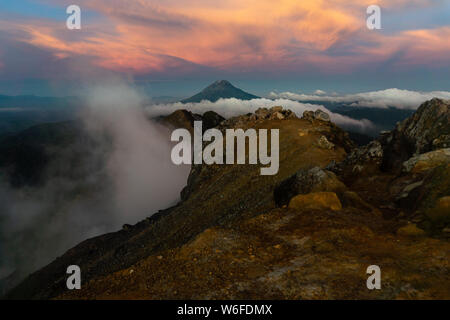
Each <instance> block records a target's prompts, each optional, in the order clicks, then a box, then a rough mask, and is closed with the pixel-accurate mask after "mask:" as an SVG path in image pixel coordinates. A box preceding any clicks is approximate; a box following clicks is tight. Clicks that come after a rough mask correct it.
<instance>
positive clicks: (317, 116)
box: [314, 109, 330, 121]
mask: <svg viewBox="0 0 450 320" xmlns="http://www.w3.org/2000/svg"><path fill="white" fill-rule="evenodd" d="M314 118H315V119H317V120H321V121H330V115H329V114H328V113H326V112H324V111H322V110H320V109H317V110H316V111H315V112H314Z"/></svg>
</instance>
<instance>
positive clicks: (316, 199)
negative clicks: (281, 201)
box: [289, 192, 342, 211]
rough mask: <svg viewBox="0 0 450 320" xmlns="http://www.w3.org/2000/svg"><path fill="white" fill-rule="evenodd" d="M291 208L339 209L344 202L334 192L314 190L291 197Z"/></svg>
mask: <svg viewBox="0 0 450 320" xmlns="http://www.w3.org/2000/svg"><path fill="white" fill-rule="evenodd" d="M289 208H292V209H319V210H320V209H329V210H332V211H338V210H341V209H342V204H341V202H340V201H339V198H338V197H337V195H336V193H334V192H313V193H308V194H300V195H298V196H295V197H294V198H292V199H291V201H290V203H289Z"/></svg>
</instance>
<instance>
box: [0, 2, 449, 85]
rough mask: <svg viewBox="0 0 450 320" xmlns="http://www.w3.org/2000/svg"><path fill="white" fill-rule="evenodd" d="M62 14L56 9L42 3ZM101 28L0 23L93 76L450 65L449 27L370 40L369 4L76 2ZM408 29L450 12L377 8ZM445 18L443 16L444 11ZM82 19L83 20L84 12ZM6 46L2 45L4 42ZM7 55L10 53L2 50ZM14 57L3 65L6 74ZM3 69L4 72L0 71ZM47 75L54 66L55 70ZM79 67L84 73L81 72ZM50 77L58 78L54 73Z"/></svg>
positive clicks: (416, 5) (12, 36)
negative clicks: (416, 15) (420, 14)
mask: <svg viewBox="0 0 450 320" xmlns="http://www.w3.org/2000/svg"><path fill="white" fill-rule="evenodd" d="M41 1H42V2H44V3H47V4H49V3H50V4H52V5H54V6H57V7H60V8H61V19H64V18H65V11H64V9H65V8H63V7H61V5H60V2H59V1H56V0H55V1H52V0H46V1H45V0H41ZM78 4H79V5H80V6H81V8H82V10H84V11H88V12H94V13H96V14H97V15H98V16H97V18H95V19H89V20H88V19H86V20H83V21H84V24H82V30H81V31H79V32H72V31H69V30H67V29H66V28H65V24H64V23H61V21H60V20H58V21H55V20H51V19H48V18H41V17H39V15H38V14H37V16H36V17H32V18H30V17H21V16H20V15H18V16H16V17H13V18H11V17H9V16H8V15H7V14H4V15H5V17H2V18H4V19H0V34H3V35H4V38H6V39H5V40H3V41H5V42H6V41H14V42H18V43H25V44H28V45H30V46H33V47H34V48H39V49H42V50H45V51H46V52H47V53H48V54H50V55H51V57H53V58H54V60H55V61H54V62H58V61H59V62H58V63H62V64H64V63H66V62H65V61H67V60H68V61H70V60H71V59H72V60H73V59H81V60H82V61H84V62H85V63H87V65H89V66H91V67H95V68H100V69H106V70H113V71H117V72H129V73H132V74H138V75H142V74H148V73H150V74H160V73H164V72H169V71H170V72H173V73H174V74H178V75H179V74H190V73H192V72H200V73H201V72H204V69H203V68H212V69H214V70H222V71H223V70H226V71H232V70H234V71H239V72H252V71H253V72H256V71H261V70H264V71H267V72H277V73H286V72H309V71H315V72H321V73H322V72H324V73H351V72H352V71H355V70H365V69H370V70H379V69H380V68H386V69H388V70H389V69H392V72H395V71H398V70H404V71H405V70H409V69H410V68H411V66H414V67H418V66H420V67H423V68H442V67H448V66H449V64H450V43H449V41H445V40H446V39H448V38H450V26H449V25H448V24H440V25H436V26H434V27H433V28H429V27H428V28H425V27H423V26H421V25H420V24H418V25H417V26H416V27H414V28H413V29H412V28H409V29H406V30H405V29H401V30H397V31H395V30H392V31H390V30H386V31H380V32H377V31H375V32H372V31H369V30H368V29H367V28H366V25H365V22H366V21H365V19H366V16H365V10H366V8H367V6H368V5H370V4H372V3H371V1H366V0H357V1H354V0H351V1H350V0H333V1H298V0H282V1H277V2H276V3H274V2H273V1H272V0H258V1H254V0H247V1H241V0H229V1H226V2H221V3H218V2H217V1H216V2H214V1H206V0H200V1H199V0H177V1H175V0H169V1H141V0H89V1H88V0H79V1H78ZM378 4H379V5H380V6H381V7H382V9H383V11H385V12H389V13H396V14H399V15H400V16H401V14H403V13H404V17H405V19H408V18H411V19H413V17H409V16H408V14H409V12H416V11H417V10H419V9H420V8H427V9H430V8H431V9H432V10H434V11H436V12H438V11H439V10H440V9H441V10H447V7H445V6H444V2H442V1H432V0H429V1H428V0H417V1H403V0H391V1H378ZM442 8H443V9H442ZM82 12H83V11H82ZM3 41H2V40H0V42H3ZM2 47H4V46H3V45H2ZM11 59H13V57H11V56H9V60H8V57H7V56H3V57H2V50H0V73H1V69H2V68H5V65H7V64H9V63H11ZM2 66H3V67H2ZM48 66H49V63H48ZM77 66H79V65H77ZM43 71H44V75H47V76H51V75H52V74H54V73H52V72H45V70H43Z"/></svg>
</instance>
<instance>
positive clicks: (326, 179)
mask: <svg viewBox="0 0 450 320" xmlns="http://www.w3.org/2000/svg"><path fill="white" fill-rule="evenodd" d="M345 190H346V186H345V185H344V184H343V183H342V182H341V181H340V180H339V179H338V178H337V177H336V175H335V174H334V173H333V172H331V171H327V170H323V169H321V168H319V167H314V168H312V169H303V170H299V171H298V172H296V173H295V174H294V175H292V176H291V177H289V178H288V179H286V180H284V181H282V182H281V183H280V184H279V185H278V186H277V187H276V188H275V190H274V198H275V203H276V205H277V206H279V207H281V206H283V205H286V204H288V203H289V200H290V199H291V198H292V197H294V196H295V195H298V194H306V193H310V192H319V191H332V192H338V193H341V192H344V191H345Z"/></svg>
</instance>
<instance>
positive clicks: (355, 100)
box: [269, 88, 450, 110]
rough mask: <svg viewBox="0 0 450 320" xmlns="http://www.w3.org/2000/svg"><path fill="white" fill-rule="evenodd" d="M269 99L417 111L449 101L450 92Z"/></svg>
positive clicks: (394, 91) (289, 94) (322, 94)
mask: <svg viewBox="0 0 450 320" xmlns="http://www.w3.org/2000/svg"><path fill="white" fill-rule="evenodd" d="M269 96H270V98H274V99H280V98H281V99H290V100H295V101H326V102H338V103H343V104H348V105H349V106H354V107H374V108H388V107H396V108H399V109H412V110H415V109H417V108H418V107H419V106H420V105H421V104H422V103H423V102H425V101H427V100H430V99H433V98H440V99H450V91H432V92H418V91H410V90H401V89H395V88H392V89H386V90H379V91H371V92H361V93H354V94H342V95H340V94H337V93H335V94H333V95H327V94H326V93H325V92H324V91H321V90H318V92H317V91H316V92H315V94H312V95H310V94H302V93H293V92H281V93H277V92H271V93H270V95H269Z"/></svg>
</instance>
